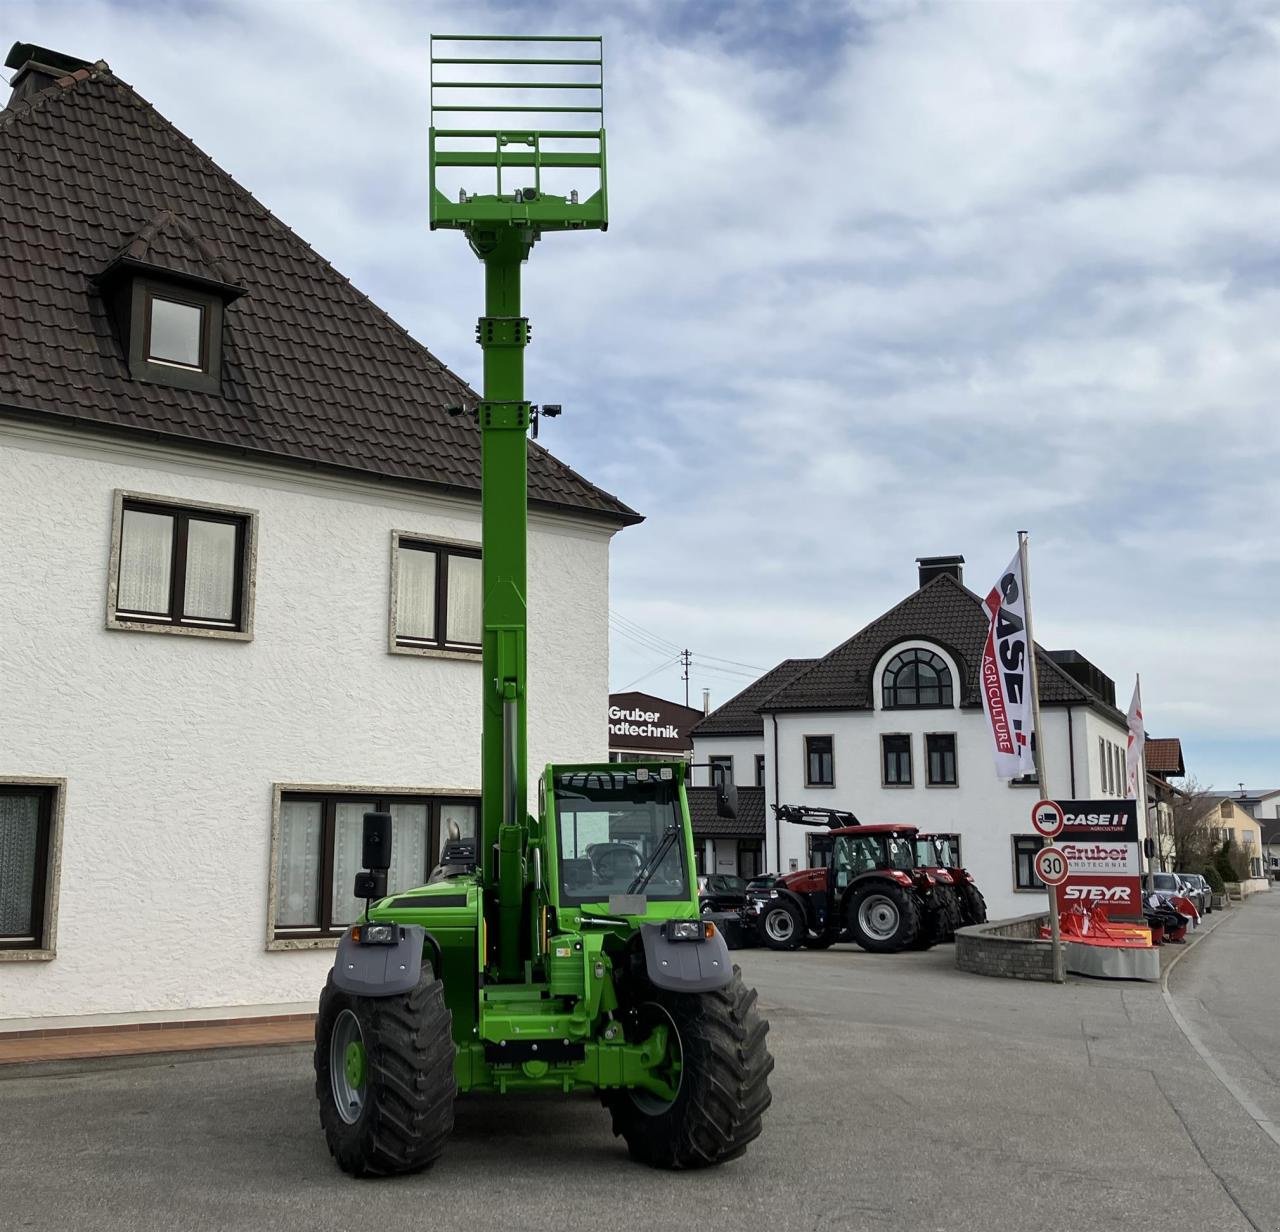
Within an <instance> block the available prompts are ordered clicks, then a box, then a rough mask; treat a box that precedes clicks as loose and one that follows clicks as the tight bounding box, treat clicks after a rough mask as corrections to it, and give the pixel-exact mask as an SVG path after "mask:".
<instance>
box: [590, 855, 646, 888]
mask: <svg viewBox="0 0 1280 1232" xmlns="http://www.w3.org/2000/svg"><path fill="white" fill-rule="evenodd" d="M642 867H643V865H642V863H641V860H640V853H639V852H638V851H636V850H635V849H634V848H632V847H626V848H621V847H614V848H612V849H611V850H609V851H606V852H603V853H602V854H601V856H600V860H599V863H597V865H596V870H597V872H598V873H599V875H600V877H601V879H602V880H604V881H623V880H626V881H630V880H631V879H632V878H634V877H635V875H636V874H637V873H638V872H639V871H640V869H641V868H642Z"/></svg>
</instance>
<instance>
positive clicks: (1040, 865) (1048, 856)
mask: <svg viewBox="0 0 1280 1232" xmlns="http://www.w3.org/2000/svg"><path fill="white" fill-rule="evenodd" d="M1035 867H1036V876H1037V877H1039V878H1040V880H1041V881H1043V882H1044V883H1045V885H1047V886H1057V885H1061V884H1062V883H1063V882H1064V881H1066V879H1067V873H1068V872H1069V871H1070V870H1069V867H1068V865H1067V857H1066V856H1064V855H1063V854H1062V849H1061V848H1060V847H1041V848H1040V850H1039V851H1037V852H1036V859H1035Z"/></svg>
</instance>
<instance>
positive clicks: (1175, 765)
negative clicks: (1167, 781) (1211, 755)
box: [1143, 736, 1187, 778]
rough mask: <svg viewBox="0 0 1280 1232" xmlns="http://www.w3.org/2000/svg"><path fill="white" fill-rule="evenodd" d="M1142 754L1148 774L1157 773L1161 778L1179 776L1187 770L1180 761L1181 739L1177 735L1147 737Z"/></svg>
mask: <svg viewBox="0 0 1280 1232" xmlns="http://www.w3.org/2000/svg"><path fill="white" fill-rule="evenodd" d="M1143 754H1144V756H1145V757H1146V759H1147V771H1148V773H1150V774H1158V775H1160V776H1161V777H1162V778H1169V777H1170V776H1172V777H1173V778H1181V777H1182V776H1183V775H1184V774H1186V772H1187V768H1186V766H1184V765H1183V763H1182V741H1181V740H1179V739H1178V737H1177V736H1166V737H1161V738H1160V739H1158V740H1152V739H1148V740H1147V742H1146V744H1145V745H1144V746H1143Z"/></svg>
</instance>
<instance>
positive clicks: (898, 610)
mask: <svg viewBox="0 0 1280 1232" xmlns="http://www.w3.org/2000/svg"><path fill="white" fill-rule="evenodd" d="M986 636H987V614H986V609H985V608H984V607H983V605H982V600H981V599H980V598H979V597H978V596H977V595H975V594H974V593H973V591H971V590H968V589H966V588H965V586H964V585H963V584H961V583H960V582H958V581H956V579H955V578H953V577H952V576H951V575H950V574H947V573H940V574H938V576H937V577H935V578H934V579H933V580H932V581H931V582H929V583H928V584H927V585H925V586H922V587H921V588H920V589H919V590H915V591H912V593H911V594H909V595H908V596H907V597H906V598H905V599H903V601H902V602H901V603H899V604H898V605H897V606H896V607H893V608H890V609H889V611H887V612H885V614H884V615H883V616H880V617H878V618H877V619H875V620H873V621H872V622H871V623H870V624H869V625H867V626H866V627H865V628H863V629H861V630H859V631H858V632H857V633H855V634H854V635H853V636H852V637H851V638H850V639H849V640H848V641H847V642H843V643H842V644H841V645H839V646H837V647H836V648H835V649H834V650H833V651H831V652H830V654H828V655H826V656H825V657H824V658H821V659H819V660H818V661H817V662H816V663H814V664H813V666H812V667H810V668H809V669H808V670H807V671H804V672H801V673H800V674H799V675H797V676H796V677H795V678H794V679H793V680H792V681H791V682H790V683H789V684H787V685H786V686H785V687H783V688H781V689H778V690H777V691H776V692H774V693H773V695H772V696H770V697H769V698H767V699H766V700H764V701H763V702H762V703H761V705H760V708H761V709H762V710H765V711H786V710H869V709H871V708H872V686H873V684H874V682H873V681H872V679H871V677H872V673H873V672H874V670H875V665H876V662H877V660H878V659H879V658H880V656H881V655H882V654H884V652H885V651H886V650H888V649H889V648H890V647H891V646H894V645H896V644H897V643H899V642H905V641H909V640H920V641H930V642H933V643H935V644H936V645H938V646H941V647H942V648H943V649H944V650H946V651H947V652H948V653H949V654H950V655H951V657H952V658H953V659H954V660H955V661H956V665H957V666H958V668H959V669H960V681H959V682H958V683H959V688H958V697H957V701H958V702H959V704H960V705H961V706H980V705H981V704H982V697H981V694H980V693H979V689H978V669H979V666H980V663H981V657H982V647H983V644H984V642H985V641H986ZM1036 668H1037V673H1038V677H1039V682H1040V701H1041V703H1050V704H1052V703H1067V702H1070V703H1080V704H1085V705H1089V706H1093V707H1094V708H1095V709H1098V710H1101V711H1103V712H1104V713H1106V714H1107V715H1108V716H1109V717H1110V718H1112V719H1115V720H1117V721H1118V722H1119V723H1121V724H1122V725H1123V724H1124V722H1125V719H1124V716H1123V715H1122V714H1121V713H1120V712H1119V711H1118V710H1117V709H1116V708H1115V707H1114V706H1112V705H1110V704H1109V703H1108V702H1106V701H1104V700H1103V699H1102V698H1101V697H1099V696H1098V695H1097V694H1096V693H1094V692H1092V691H1091V690H1090V689H1087V688H1085V686H1084V685H1081V684H1078V683H1077V682H1076V681H1075V680H1073V679H1072V678H1071V677H1070V676H1068V675H1067V673H1066V672H1064V671H1063V670H1062V669H1061V668H1060V667H1059V666H1058V665H1057V664H1056V663H1055V662H1054V661H1053V660H1052V659H1051V658H1050V657H1049V655H1048V654H1047V653H1046V652H1045V651H1044V649H1043V648H1041V647H1040V646H1037V647H1036ZM713 717H714V716H713Z"/></svg>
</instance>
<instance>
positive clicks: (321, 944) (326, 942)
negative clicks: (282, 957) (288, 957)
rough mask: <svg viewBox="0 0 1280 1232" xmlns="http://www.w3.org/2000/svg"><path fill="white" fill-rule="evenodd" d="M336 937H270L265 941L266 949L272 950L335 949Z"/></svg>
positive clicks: (336, 944)
mask: <svg viewBox="0 0 1280 1232" xmlns="http://www.w3.org/2000/svg"><path fill="white" fill-rule="evenodd" d="M338 940H339V938H337V937H272V938H271V940H270V941H268V942H267V949H268V951H272V950H336V949H337V948H338Z"/></svg>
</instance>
